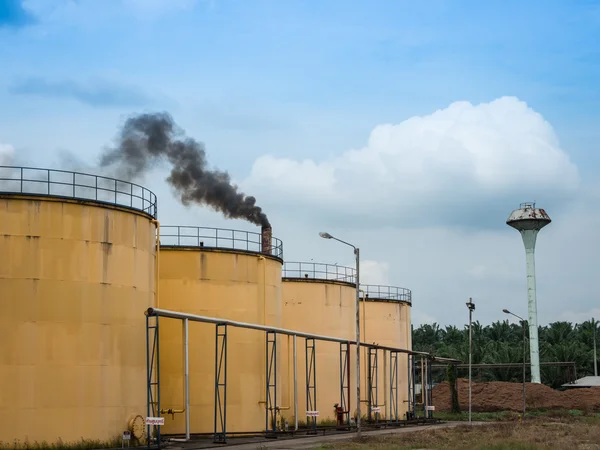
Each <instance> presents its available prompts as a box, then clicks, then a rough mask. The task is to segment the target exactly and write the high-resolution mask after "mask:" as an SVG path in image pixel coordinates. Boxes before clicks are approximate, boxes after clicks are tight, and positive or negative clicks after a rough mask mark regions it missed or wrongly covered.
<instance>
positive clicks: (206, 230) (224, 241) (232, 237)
mask: <svg viewBox="0 0 600 450" xmlns="http://www.w3.org/2000/svg"><path fill="white" fill-rule="evenodd" d="M160 230H161V231H160V233H161V234H160V240H161V242H160V245H161V246H168V247H200V248H228V249H232V250H243V251H247V252H253V253H267V254H270V255H272V256H275V257H276V258H279V259H283V242H282V241H281V240H280V239H277V238H275V237H272V238H271V239H272V240H271V249H270V251H263V249H262V234H261V233H256V232H253V231H244V230H232V229H228V228H212V227H196V226H185V225H183V226H181V225H161V227H160Z"/></svg>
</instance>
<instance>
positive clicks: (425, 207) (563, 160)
mask: <svg viewBox="0 0 600 450" xmlns="http://www.w3.org/2000/svg"><path fill="white" fill-rule="evenodd" d="M244 186H245V187H247V188H248V189H252V191H253V192H257V193H260V191H261V190H262V191H263V192H264V193H267V192H268V193H269V195H271V196H272V195H274V194H273V193H274V192H275V193H276V195H277V199H278V201H279V202H280V203H285V204H286V205H292V204H293V205H294V207H295V208H297V207H298V206H310V207H311V208H313V209H315V210H319V211H318V212H317V214H320V215H321V214H322V211H323V208H326V209H327V211H328V212H329V214H330V215H331V214H335V215H336V216H337V217H338V218H345V219H348V220H352V221H357V222H360V223H361V224H362V223H363V222H364V221H365V220H370V221H371V222H377V223H379V224H395V225H402V224H404V225H433V224H437V223H445V224H451V223H458V224H467V223H469V222H472V221H473V220H477V219H478V220H485V216H486V214H488V211H489V203H490V202H491V201H493V202H495V207H500V208H504V209H501V211H502V213H501V215H502V216H504V215H507V214H508V213H510V211H508V212H506V208H508V207H509V206H507V205H510V206H515V207H517V206H518V203H520V202H522V201H531V200H540V201H546V202H547V203H546V205H548V202H550V201H552V202H558V201H560V200H562V199H564V198H565V197H567V198H568V197H569V196H571V195H572V194H573V193H574V192H575V191H576V190H577V188H578V187H579V175H578V171H577V168H576V166H575V165H574V164H573V163H572V162H571V161H570V159H569V156H568V155H567V153H566V152H565V151H564V150H563V149H562V148H561V147H560V143H559V141H558V138H557V136H556V135H555V133H554V130H553V128H552V126H551V125H550V124H549V123H548V122H547V121H546V120H544V118H543V117H542V116H541V115H540V114H539V113H537V112H536V111H534V110H533V109H531V108H530V107H529V106H528V105H527V104H526V103H525V102H523V101H521V100H519V99H517V98H515V97H502V98H499V99H497V100H494V101H492V102H489V103H482V104H478V105H473V104H471V103H469V102H462V101H461V102H455V103H453V104H451V105H450V106H448V107H447V108H446V109H442V110H438V111H436V112H434V113H433V114H430V115H427V116H421V117H412V118H409V119H407V120H405V121H403V122H401V123H399V124H395V125H393V124H382V125H378V126H376V127H375V128H374V129H373V131H372V132H371V134H370V136H369V138H368V141H367V143H366V145H365V146H363V147H362V148H358V149H351V150H348V151H346V152H344V153H343V154H341V155H339V156H337V157H334V158H331V159H328V160H322V161H314V160H311V159H305V160H294V159H290V158H279V157H276V156H273V155H265V156H263V157H261V158H259V159H258V160H257V161H256V162H255V164H254V165H253V167H252V171H251V174H250V176H249V178H248V179H247V180H245V182H244ZM281 200H283V201H281ZM274 202H275V200H274ZM494 221H497V219H496V218H494Z"/></svg>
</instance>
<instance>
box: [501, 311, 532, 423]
mask: <svg viewBox="0 0 600 450" xmlns="http://www.w3.org/2000/svg"><path fill="white" fill-rule="evenodd" d="M502 312H503V313H505V314H510V315H511V316H515V317H516V318H517V319H520V320H521V324H522V326H523V419H525V405H526V397H525V355H526V354H527V350H526V345H525V319H523V318H522V317H520V316H517V315H516V314H515V313H512V312H510V311H509V310H508V309H503V310H502Z"/></svg>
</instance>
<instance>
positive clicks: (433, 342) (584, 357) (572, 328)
mask: <svg viewBox="0 0 600 450" xmlns="http://www.w3.org/2000/svg"><path fill="white" fill-rule="evenodd" d="M500 314H501V313H500ZM594 327H596V330H597V331H596V336H599V337H600V328H599V327H598V321H591V320H590V321H587V322H583V323H581V324H572V323H570V322H554V323H551V324H549V325H548V326H543V327H539V338H540V361H541V362H558V361H560V362H574V363H575V365H576V369H577V377H583V376H585V375H593V374H594V368H593V330H594ZM522 339H523V329H522V327H521V324H509V322H508V320H505V321H498V322H494V323H492V324H491V325H488V326H485V327H484V326H482V325H481V324H480V323H479V322H478V321H477V322H474V323H473V364H479V363H519V364H522V363H523V346H522V345H523V341H522ZM413 349H414V350H418V351H425V352H429V353H433V354H435V355H438V356H446V357H450V358H456V359H459V360H461V361H465V362H467V361H468V360H469V328H468V326H465V328H464V329H462V330H461V329H459V328H457V327H455V326H447V327H445V328H443V329H442V328H440V326H439V325H438V324H436V323H434V324H432V325H429V324H427V325H421V326H420V327H419V328H416V329H415V330H414V333H413ZM528 357H529V348H528V349H527V358H528ZM541 371H542V381H543V382H544V383H545V384H547V385H548V386H551V387H553V388H557V387H559V386H560V385H561V384H563V383H566V382H567V381H570V380H569V374H568V371H567V368H566V367H544V366H542V368H541ZM522 373H523V372H522V369H521V368H519V367H515V368H502V369H483V370H473V378H474V379H475V380H477V381H511V382H520V381H521V380H522ZM433 375H434V382H440V381H444V379H445V378H446V377H445V376H444V374H443V373H436V372H434V373H433ZM458 376H460V377H466V376H467V373H466V371H459V373H458Z"/></svg>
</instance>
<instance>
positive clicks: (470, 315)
mask: <svg viewBox="0 0 600 450" xmlns="http://www.w3.org/2000/svg"><path fill="white" fill-rule="evenodd" d="M472 316H473V311H472V310H471V309H469V424H471V399H472V397H471V395H472V391H471V364H472V362H473V361H472V355H473V333H472V329H471V324H472V321H473V317H472Z"/></svg>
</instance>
